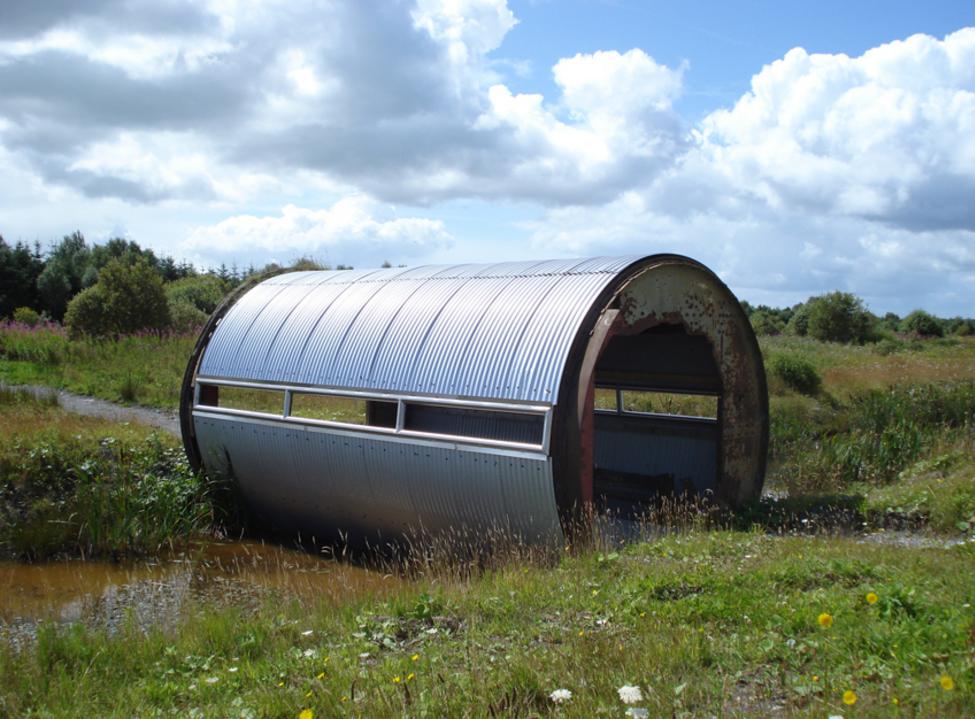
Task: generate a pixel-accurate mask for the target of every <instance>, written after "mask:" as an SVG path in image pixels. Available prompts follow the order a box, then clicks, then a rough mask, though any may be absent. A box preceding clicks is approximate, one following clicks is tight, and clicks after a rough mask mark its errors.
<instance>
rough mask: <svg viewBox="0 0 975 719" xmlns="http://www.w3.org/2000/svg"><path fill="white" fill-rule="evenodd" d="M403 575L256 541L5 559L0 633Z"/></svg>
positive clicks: (28, 632) (18, 636)
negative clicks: (114, 555) (100, 558)
mask: <svg viewBox="0 0 975 719" xmlns="http://www.w3.org/2000/svg"><path fill="white" fill-rule="evenodd" d="M405 581H406V580H404V579H403V578H402V577H399V576H393V575H390V574H384V573H382V572H378V571H372V570H368V569H364V568H362V567H358V566H354V565H350V564H345V563H341V562H337V561H335V560H332V559H329V558H324V557H319V556H316V555H313V554H309V553H306V552H300V551H295V550H289V549H284V548H282V547H279V546H275V545H270V544H262V543H259V542H249V541H241V542H225V543H212V544H206V545H200V546H197V547H193V548H191V549H190V550H189V551H187V552H183V553H179V554H176V555H173V556H170V557H163V558H155V559H152V560H145V561H141V562H132V563H126V564H117V563H108V562H91V561H81V560H70V561H63V562H46V563H42V564H22V563H17V562H0V587H3V590H2V591H0V637H3V638H6V639H7V640H12V641H13V642H14V643H20V642H22V641H24V640H25V639H30V638H31V637H33V636H34V634H35V633H36V630H37V626H38V624H39V622H41V621H55V622H59V623H71V622H83V623H84V624H86V625H89V626H93V627H104V628H106V629H108V630H109V631H114V630H116V629H117V628H118V627H119V626H121V625H122V624H123V623H126V622H134V623H135V624H136V625H137V626H139V627H142V628H148V627H149V626H153V625H161V626H164V627H165V626H171V625H172V624H174V623H175V622H176V621H178V620H179V619H180V618H181V617H182V616H183V615H184V614H185V613H187V612H188V611H191V610H192V609H193V608H194V607H198V606H200V605H201V604H213V603H222V604H233V605H237V606H249V605H257V604H259V603H261V602H263V601H265V600H266V599H268V598H269V597H271V596H279V597H283V598H288V599H299V600H302V599H309V600H315V601H334V602H336V603H339V602H342V601H348V600H349V599H350V598H354V597H356V596H361V595H363V594H377V593H384V592H387V591H389V590H391V589H393V588H395V587H398V586H402V584H403V583H404V582H405Z"/></svg>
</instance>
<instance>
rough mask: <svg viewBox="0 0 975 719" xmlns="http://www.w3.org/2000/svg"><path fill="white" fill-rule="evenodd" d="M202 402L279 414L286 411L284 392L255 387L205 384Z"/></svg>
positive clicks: (201, 394) (215, 405)
mask: <svg viewBox="0 0 975 719" xmlns="http://www.w3.org/2000/svg"><path fill="white" fill-rule="evenodd" d="M200 404H205V405H210V406H211V407H225V408H226V409H242V410H246V411H248V412H263V413H264V414H278V415H279V414H283V413H284V392H283V391H280V390H273V389H255V388H253V387H230V386H226V385H224V386H219V387H218V386H215V385H203V386H201V387H200Z"/></svg>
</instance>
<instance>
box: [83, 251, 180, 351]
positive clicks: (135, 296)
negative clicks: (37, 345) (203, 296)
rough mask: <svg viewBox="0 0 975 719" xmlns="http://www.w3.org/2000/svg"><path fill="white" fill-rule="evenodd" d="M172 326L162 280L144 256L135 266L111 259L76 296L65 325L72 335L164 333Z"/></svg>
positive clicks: (99, 335) (101, 335)
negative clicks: (92, 283)
mask: <svg viewBox="0 0 975 719" xmlns="http://www.w3.org/2000/svg"><path fill="white" fill-rule="evenodd" d="M169 325H170V315H169V304H168V303H167V301H166V292H165V290H164V289H163V283H162V279H160V277H159V274H158V273H157V272H156V271H155V269H153V268H152V267H151V266H150V265H149V262H148V261H147V260H146V259H144V258H143V259H139V260H137V261H136V262H135V264H133V265H131V266H126V265H124V264H122V262H120V261H119V260H117V259H113V260H110V261H109V262H108V264H106V265H105V267H104V268H102V271H101V272H100V273H99V276H98V282H96V283H95V284H94V285H93V286H92V287H89V288H88V289H86V290H85V291H84V292H82V293H81V294H79V295H78V296H77V297H75V298H74V299H73V300H72V301H71V303H70V305H69V307H68V311H67V313H66V315H65V326H66V327H67V328H68V332H69V334H70V335H71V336H72V337H78V336H92V337H103V336H115V337H117V336H119V335H123V334H131V333H133V332H138V331H140V330H149V331H151V332H162V331H164V330H166V329H167V328H168V327H169Z"/></svg>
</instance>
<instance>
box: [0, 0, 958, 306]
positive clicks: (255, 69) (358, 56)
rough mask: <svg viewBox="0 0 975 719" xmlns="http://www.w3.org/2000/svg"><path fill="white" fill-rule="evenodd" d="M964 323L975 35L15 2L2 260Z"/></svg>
mask: <svg viewBox="0 0 975 719" xmlns="http://www.w3.org/2000/svg"><path fill="white" fill-rule="evenodd" d="M74 230H80V231H81V232H82V233H83V234H84V235H85V237H86V238H87V239H88V240H89V241H92V242H104V241H105V240H107V239H109V238H111V237H116V236H122V237H126V238H129V239H132V240H135V241H136V242H138V243H139V244H141V245H143V246H146V247H151V248H152V249H153V250H155V251H156V252H157V253H159V254H162V255H171V256H173V257H175V258H176V259H177V260H188V261H191V262H193V263H195V264H197V265H198V266H201V267H208V266H209V267H212V266H216V265H219V264H220V263H225V264H227V265H231V264H236V265H237V266H239V267H246V266H248V265H250V264H254V265H258V266H261V265H263V264H265V263H267V262H270V261H277V262H281V263H285V262H289V261H291V260H294V259H297V258H298V257H311V258H313V259H316V260H318V261H320V262H325V263H330V264H332V265H335V264H340V263H341V264H347V265H354V266H356V267H371V266H378V265H379V264H380V263H382V262H384V261H389V262H392V263H393V264H407V265H410V266H415V265H419V264H427V263H458V262H475V261H497V260H507V259H533V258H538V259H544V258H559V257H580V256H595V255H621V254H633V253H638V254H652V253H656V252H671V253H679V254H685V255H688V256H691V257H694V258H695V259H698V260H700V261H702V262H704V263H705V264H706V265H708V266H709V267H711V268H712V269H713V270H714V271H715V272H717V274H718V275H719V276H720V277H721V278H722V279H723V280H724V281H725V282H726V283H727V284H728V285H729V286H730V287H731V288H732V290H733V291H734V292H735V293H736V294H737V295H738V296H739V297H740V298H742V299H747V300H749V301H750V302H752V303H754V304H759V303H764V304H771V305H775V306H785V305H791V304H794V303H796V302H800V301H803V300H805V299H806V298H808V297H809V296H811V295H815V294H820V293H823V292H828V291H833V290H842V291H848V292H854V293H856V294H858V295H859V296H861V297H863V298H864V299H865V301H866V303H867V305H868V306H869V307H870V309H872V310H873V311H874V312H877V313H884V312H888V311H893V312H897V313H899V314H904V313H906V312H909V311H910V310H912V309H915V308H919V307H920V308H924V309H927V310H929V311H932V312H935V313H937V314H939V315H942V316H954V315H965V316H972V315H975V6H973V5H972V4H971V2H970V0H967V1H965V2H942V1H939V0H929V1H928V2H925V3H918V2H916V1H914V2H895V1H891V0H884V1H881V0H874V1H869V0H863V1H861V2H854V3H850V2H849V1H848V0H847V1H846V2H833V1H832V0H822V1H820V2H816V3H800V2H782V1H781V0H779V1H778V2H760V1H757V0H752V1H749V2H738V3H726V2H703V1H702V0H686V1H685V2H680V3H674V2H670V3H662V2H656V1H652V0H648V1H645V2H637V1H635V0H534V1H532V0H525V1H516V0H510V2H506V1H505V0H402V1H398V0H327V1H322V0H318V1H316V2H305V1H303V0H280V1H266V2H259V1H256V0H247V1H245V0H149V1H146V2H143V1H142V0H87V1H86V2H84V3H79V2H75V1H74V0H48V1H47V2H43V3H38V2H33V1H32V0H4V1H3V3H0V235H2V236H3V237H4V239H5V240H6V241H7V242H8V243H13V242H16V241H25V242H30V243H33V242H35V241H38V242H40V243H41V245H42V246H44V247H47V246H49V245H50V243H52V242H54V241H57V240H58V239H60V237H61V236H63V235H65V234H68V233H70V232H72V231H74Z"/></svg>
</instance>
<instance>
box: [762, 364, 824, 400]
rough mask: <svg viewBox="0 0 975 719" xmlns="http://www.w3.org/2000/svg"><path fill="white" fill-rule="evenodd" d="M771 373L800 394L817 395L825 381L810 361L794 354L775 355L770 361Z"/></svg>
mask: <svg viewBox="0 0 975 719" xmlns="http://www.w3.org/2000/svg"><path fill="white" fill-rule="evenodd" d="M768 369H769V372H771V373H772V375H773V376H775V377H778V378H779V379H781V380H782V381H783V382H784V383H785V384H786V386H787V387H789V388H790V389H793V390H795V391H796V392H799V393H800V394H806V395H816V394H818V393H819V390H820V389H821V388H822V384H823V380H822V378H821V377H820V376H819V372H817V371H816V367H815V365H813V363H812V362H810V361H809V360H807V359H805V358H803V357H800V356H798V355H794V354H775V355H772V357H771V358H769V361H768Z"/></svg>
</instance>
